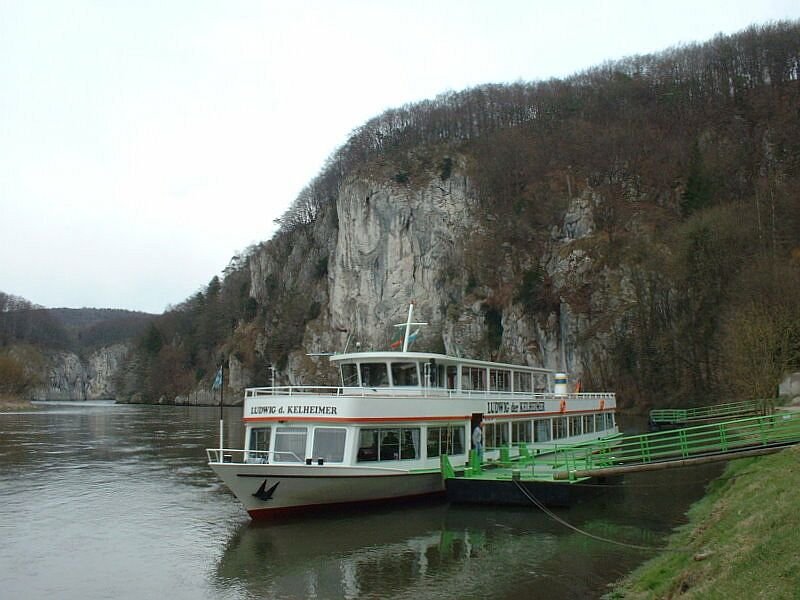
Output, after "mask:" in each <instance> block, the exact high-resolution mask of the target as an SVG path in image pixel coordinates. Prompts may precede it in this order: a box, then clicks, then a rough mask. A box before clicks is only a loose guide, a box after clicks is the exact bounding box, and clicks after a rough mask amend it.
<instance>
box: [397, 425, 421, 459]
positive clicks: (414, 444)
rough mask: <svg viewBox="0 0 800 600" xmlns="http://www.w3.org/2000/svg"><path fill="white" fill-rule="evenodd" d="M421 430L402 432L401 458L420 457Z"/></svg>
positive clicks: (405, 430) (404, 430)
mask: <svg viewBox="0 0 800 600" xmlns="http://www.w3.org/2000/svg"><path fill="white" fill-rule="evenodd" d="M419 434H420V430H419V429H416V428H415V429H401V430H400V458H402V459H413V458H419V457H420V451H419Z"/></svg>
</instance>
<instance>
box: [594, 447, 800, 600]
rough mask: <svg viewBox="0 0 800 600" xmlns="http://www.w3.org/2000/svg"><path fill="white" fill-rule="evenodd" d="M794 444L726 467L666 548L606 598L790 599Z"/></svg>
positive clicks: (797, 558) (795, 568) (797, 560)
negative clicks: (770, 453)
mask: <svg viewBox="0 0 800 600" xmlns="http://www.w3.org/2000/svg"><path fill="white" fill-rule="evenodd" d="M798 498H800V446H795V447H792V448H788V449H786V450H784V451H782V452H779V453H777V454H772V455H769V456H763V457H759V458H751V459H740V460H737V461H733V462H731V463H730V464H729V465H728V467H727V468H726V470H725V472H724V473H723V475H722V476H721V477H720V478H719V479H718V480H716V481H714V482H712V483H711V485H710V486H709V490H708V493H707V494H706V496H705V497H704V498H703V499H702V500H700V501H699V502H697V503H696V504H694V505H693V506H692V508H691V509H690V510H689V523H688V524H687V525H685V526H683V527H681V528H679V529H678V530H677V531H676V532H675V533H674V534H673V535H672V536H671V537H670V539H669V542H668V547H667V549H666V550H665V551H664V552H662V553H661V554H659V555H658V556H657V557H655V558H653V559H651V560H650V561H648V562H647V563H645V564H644V565H642V566H641V567H639V568H638V569H636V570H635V571H634V572H633V573H631V574H630V575H629V576H628V577H626V578H625V579H624V580H622V581H621V582H620V583H619V584H618V585H617V586H616V587H615V589H614V591H613V592H611V593H610V594H608V596H607V597H608V598H611V599H623V598H624V599H635V600H639V599H648V600H650V599H661V598H676V597H680V598H703V599H705V598H741V597H742V595H743V594H744V595H746V596H747V597H748V598H769V599H771V600H772V599H776V598H787V599H788V598H797V597H798V596H797V594H798V592H797V590H800V537H798V535H797V532H798V528H800V510H799V509H798Z"/></svg>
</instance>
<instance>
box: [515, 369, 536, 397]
mask: <svg viewBox="0 0 800 600" xmlns="http://www.w3.org/2000/svg"><path fill="white" fill-rule="evenodd" d="M514 391H515V392H531V391H533V387H532V385H531V374H530V373H521V372H519V371H514Z"/></svg>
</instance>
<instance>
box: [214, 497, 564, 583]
mask: <svg viewBox="0 0 800 600" xmlns="http://www.w3.org/2000/svg"><path fill="white" fill-rule="evenodd" d="M532 517H533V519H532ZM538 517H539V515H531V513H530V512H529V511H527V512H526V511H519V512H517V513H513V512H506V513H505V514H504V515H503V518H501V519H500V522H499V523H498V519H497V518H496V516H495V515H493V514H492V513H489V512H486V511H480V510H472V509H464V508H461V507H459V508H457V509H454V508H452V507H448V506H447V505H445V504H441V503H437V504H435V505H430V506H418V507H415V508H413V509H411V510H410V511H403V512H399V511H388V510H382V511H380V510H379V511H371V512H370V513H366V514H365V513H363V512H362V513H360V514H355V513H353V514H352V515H351V516H347V515H340V516H339V518H337V519H331V518H327V519H310V520H309V519H304V520H302V521H301V520H296V521H288V522H283V523H280V524H273V525H271V526H270V527H263V526H258V525H253V524H247V525H244V526H242V527H241V528H240V529H239V531H238V532H237V533H236V534H235V535H234V537H233V538H232V539H231V540H230V542H229V544H228V546H227V548H226V550H225V554H224V556H223V557H222V560H221V561H220V563H219V565H218V568H217V571H216V580H217V583H218V585H219V586H220V587H225V588H226V589H230V586H232V585H234V586H236V587H237V588H239V587H243V588H245V589H246V590H248V592H249V593H250V594H252V595H254V596H256V597H280V598H313V597H318V598H356V597H372V598H377V597H388V596H390V595H391V596H393V597H412V596H413V597H442V598H449V597H453V598H455V597H469V596H472V595H473V594H475V593H476V592H482V591H486V592H491V591H494V593H497V592H498V591H502V589H503V582H502V581H497V580H496V574H497V572H498V569H502V570H503V571H506V570H518V571H519V570H523V569H525V570H531V569H535V568H536V567H535V565H536V564H537V563H538V562H541V561H544V560H546V559H547V558H549V557H550V556H551V555H552V553H553V551H554V549H555V548H556V545H557V536H556V535H555V534H554V533H552V532H549V531H547V530H548V529H552V528H551V527H549V526H547V525H545V527H544V529H545V531H535V530H534V529H533V528H532V524H533V525H534V526H535V524H537V523H538V524H540V525H541V524H542V521H541V520H539V519H538Z"/></svg>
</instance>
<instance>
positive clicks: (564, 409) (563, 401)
mask: <svg viewBox="0 0 800 600" xmlns="http://www.w3.org/2000/svg"><path fill="white" fill-rule="evenodd" d="M558 408H559V411H560V412H562V413H563V412H567V400H566V398H562V399H561V404H560V406H559V407H558Z"/></svg>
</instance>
